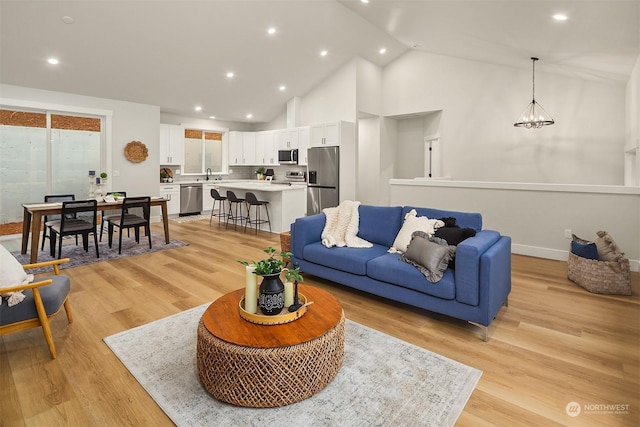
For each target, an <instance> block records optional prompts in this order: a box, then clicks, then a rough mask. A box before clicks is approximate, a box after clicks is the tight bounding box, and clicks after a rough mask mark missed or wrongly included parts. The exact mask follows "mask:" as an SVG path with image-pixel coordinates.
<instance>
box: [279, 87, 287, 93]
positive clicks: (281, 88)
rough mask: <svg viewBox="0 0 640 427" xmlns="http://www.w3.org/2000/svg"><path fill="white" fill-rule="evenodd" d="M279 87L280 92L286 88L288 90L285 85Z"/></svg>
mask: <svg viewBox="0 0 640 427" xmlns="http://www.w3.org/2000/svg"><path fill="white" fill-rule="evenodd" d="M278 89H280V92H284V91H285V90H287V87H286V86H285V85H282V86H280V87H279V88H278Z"/></svg>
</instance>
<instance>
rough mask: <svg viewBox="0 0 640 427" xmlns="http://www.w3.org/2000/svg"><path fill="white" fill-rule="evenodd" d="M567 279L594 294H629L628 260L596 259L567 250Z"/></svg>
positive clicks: (629, 271) (629, 272)
mask: <svg viewBox="0 0 640 427" xmlns="http://www.w3.org/2000/svg"><path fill="white" fill-rule="evenodd" d="M567 276H568V277H569V280H571V281H573V282H575V283H576V284H578V285H580V286H582V287H583V288H585V289H586V290H587V291H589V292H593V293H596V294H612V295H631V269H630V266H629V260H628V259H627V258H623V259H622V261H620V262H610V261H598V260H594V259H588V258H583V257H580V256H578V255H575V254H574V253H572V252H569V261H568V274H567Z"/></svg>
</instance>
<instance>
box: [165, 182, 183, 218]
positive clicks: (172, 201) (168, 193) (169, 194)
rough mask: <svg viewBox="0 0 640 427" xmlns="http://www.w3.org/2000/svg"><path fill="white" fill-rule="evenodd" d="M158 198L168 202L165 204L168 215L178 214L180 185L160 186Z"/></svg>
mask: <svg viewBox="0 0 640 427" xmlns="http://www.w3.org/2000/svg"><path fill="white" fill-rule="evenodd" d="M160 196H161V197H164V198H166V199H168V200H169V201H168V202H167V214H168V215H177V214H179V213H180V185H177V184H174V185H161V186H160Z"/></svg>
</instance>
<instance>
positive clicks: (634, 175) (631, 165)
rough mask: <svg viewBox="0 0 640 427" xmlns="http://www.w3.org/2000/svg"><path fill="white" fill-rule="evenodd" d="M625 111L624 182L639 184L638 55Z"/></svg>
mask: <svg viewBox="0 0 640 427" xmlns="http://www.w3.org/2000/svg"><path fill="white" fill-rule="evenodd" d="M625 113H626V114H625V130H626V143H625V153H624V183H625V185H630V186H640V56H639V57H638V60H637V61H636V65H635V66H634V68H633V72H632V73H631V77H629V81H628V82H627V89H626V103H625Z"/></svg>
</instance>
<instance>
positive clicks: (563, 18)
mask: <svg viewBox="0 0 640 427" xmlns="http://www.w3.org/2000/svg"><path fill="white" fill-rule="evenodd" d="M553 19H555V20H556V21H566V20H567V19H568V18H567V15H565V14H564V13H556V14H555V15H553Z"/></svg>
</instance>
